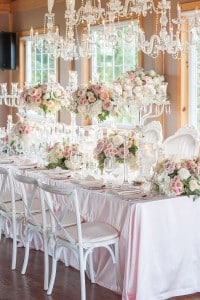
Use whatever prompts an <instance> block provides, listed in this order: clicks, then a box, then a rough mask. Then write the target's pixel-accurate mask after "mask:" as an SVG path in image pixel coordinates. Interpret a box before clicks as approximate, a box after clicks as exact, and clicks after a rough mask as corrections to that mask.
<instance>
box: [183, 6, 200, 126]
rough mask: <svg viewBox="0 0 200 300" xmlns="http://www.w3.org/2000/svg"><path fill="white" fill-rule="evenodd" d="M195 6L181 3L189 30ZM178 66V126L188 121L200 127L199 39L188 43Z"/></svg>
mask: <svg viewBox="0 0 200 300" xmlns="http://www.w3.org/2000/svg"><path fill="white" fill-rule="evenodd" d="M195 6H196V4H195V1H194V2H192V3H190V2H188V3H184V4H182V5H181V9H182V11H183V13H182V15H183V16H184V17H185V18H186V20H187V23H186V24H188V27H184V29H186V30H189V32H190V24H192V21H194V15H195V8H196V7H195ZM183 26H184V25H183ZM185 26H187V25H185ZM189 37H190V35H189ZM180 66H181V67H180V79H181V91H180V108H181V109H180V116H181V118H180V126H182V125H184V124H185V123H188V124H191V125H193V126H195V127H196V128H198V129H200V41H199V42H197V44H193V45H190V47H189V52H188V55H182V59H181V62H180Z"/></svg>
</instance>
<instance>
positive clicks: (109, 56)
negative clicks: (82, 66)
mask: <svg viewBox="0 0 200 300" xmlns="http://www.w3.org/2000/svg"><path fill="white" fill-rule="evenodd" d="M130 26H133V28H134V30H137V27H138V25H137V22H134V23H133V24H131V25H130V24H129V23H128V22H120V23H119V24H118V25H115V27H114V28H115V29H116V31H115V32H114V29H113V28H110V32H111V33H110V34H109V35H107V39H105V38H102V37H105V35H104V34H103V25H100V26H96V27H94V28H92V29H91V30H92V34H93V37H94V39H95V41H98V43H97V45H95V46H94V49H93V55H92V64H91V65H92V80H94V78H95V76H96V74H98V76H99V80H101V81H103V82H107V83H111V82H112V81H113V80H115V79H116V78H117V77H119V76H121V75H122V74H123V73H124V72H125V71H128V70H131V69H134V68H136V67H137V66H138V61H139V59H138V49H137V46H136V44H135V43H134V41H131V42H129V43H128V42H127V41H125V39H121V36H122V35H123V36H125V35H126V36H127V35H128V32H129V30H130ZM108 31H109V28H106V29H105V32H106V33H107V32H108ZM119 36H120V37H119ZM117 37H119V40H120V43H119V42H116V39H117ZM112 38H113V39H112Z"/></svg>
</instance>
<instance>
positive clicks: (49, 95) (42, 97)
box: [20, 83, 68, 115]
mask: <svg viewBox="0 0 200 300" xmlns="http://www.w3.org/2000/svg"><path fill="white" fill-rule="evenodd" d="M66 99H67V96H66V91H65V90H64V88H63V87H62V86H61V85H60V84H58V83H56V84H47V83H44V84H37V85H35V86H32V87H24V88H23V91H22V93H21V95H20V105H22V106H25V107H26V108H28V109H32V110H42V111H43V112H44V113H45V115H46V114H47V113H52V112H57V111H59V110H61V109H64V108H67V106H68V103H67V100H66Z"/></svg>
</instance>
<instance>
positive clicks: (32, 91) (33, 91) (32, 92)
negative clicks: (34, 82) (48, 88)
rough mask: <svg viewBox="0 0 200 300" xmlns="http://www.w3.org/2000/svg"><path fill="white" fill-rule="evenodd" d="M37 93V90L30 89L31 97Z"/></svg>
mask: <svg viewBox="0 0 200 300" xmlns="http://www.w3.org/2000/svg"><path fill="white" fill-rule="evenodd" d="M36 91H37V90H36V89H35V88H30V90H29V95H31V96H33V95H35V93H36Z"/></svg>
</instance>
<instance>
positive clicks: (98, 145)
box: [96, 140, 106, 154]
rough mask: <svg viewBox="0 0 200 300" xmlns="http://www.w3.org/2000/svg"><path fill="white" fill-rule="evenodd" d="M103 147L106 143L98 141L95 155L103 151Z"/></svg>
mask: <svg viewBox="0 0 200 300" xmlns="http://www.w3.org/2000/svg"><path fill="white" fill-rule="evenodd" d="M105 147H106V142H105V141H104V140H103V141H99V142H98V144H97V147H96V153H97V154H99V153H101V152H102V151H104V149H105Z"/></svg>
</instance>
